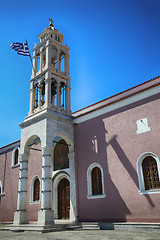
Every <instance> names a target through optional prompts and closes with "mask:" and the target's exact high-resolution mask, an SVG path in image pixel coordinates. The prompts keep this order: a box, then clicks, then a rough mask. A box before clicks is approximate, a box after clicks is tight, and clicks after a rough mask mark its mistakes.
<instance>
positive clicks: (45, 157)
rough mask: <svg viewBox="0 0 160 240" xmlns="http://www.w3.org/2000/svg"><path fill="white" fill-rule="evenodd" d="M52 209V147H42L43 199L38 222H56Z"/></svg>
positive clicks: (40, 223)
mask: <svg viewBox="0 0 160 240" xmlns="http://www.w3.org/2000/svg"><path fill="white" fill-rule="evenodd" d="M51 209H52V178H51V148H49V147H47V146H46V147H42V199H41V210H40V211H39V212H38V224H39V225H50V224H53V223H54V211H53V210H51Z"/></svg>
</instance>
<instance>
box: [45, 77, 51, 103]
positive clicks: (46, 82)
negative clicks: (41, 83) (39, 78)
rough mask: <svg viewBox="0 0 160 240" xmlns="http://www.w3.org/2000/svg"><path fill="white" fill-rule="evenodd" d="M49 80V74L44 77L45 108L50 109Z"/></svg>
mask: <svg viewBox="0 0 160 240" xmlns="http://www.w3.org/2000/svg"><path fill="white" fill-rule="evenodd" d="M51 102H52V101H51V78H50V74H49V73H46V75H45V107H51V105H52V103H51Z"/></svg>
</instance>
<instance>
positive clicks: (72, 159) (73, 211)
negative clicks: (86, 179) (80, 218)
mask: <svg viewBox="0 0 160 240" xmlns="http://www.w3.org/2000/svg"><path fill="white" fill-rule="evenodd" d="M68 157H69V168H70V202H71V204H70V220H71V221H72V222H75V221H76V220H77V201H76V178H75V156H74V152H70V153H69V154H68Z"/></svg>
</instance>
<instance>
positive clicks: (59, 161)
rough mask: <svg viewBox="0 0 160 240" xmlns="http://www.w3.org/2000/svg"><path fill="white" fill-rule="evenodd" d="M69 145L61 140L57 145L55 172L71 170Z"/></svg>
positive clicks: (55, 150)
mask: <svg viewBox="0 0 160 240" xmlns="http://www.w3.org/2000/svg"><path fill="white" fill-rule="evenodd" d="M68 153H69V149H68V145H67V143H66V142H65V141H64V140H63V139H61V140H60V141H58V142H57V143H56V146H55V149H54V171H55V170H59V169H65V168H69V158H68Z"/></svg>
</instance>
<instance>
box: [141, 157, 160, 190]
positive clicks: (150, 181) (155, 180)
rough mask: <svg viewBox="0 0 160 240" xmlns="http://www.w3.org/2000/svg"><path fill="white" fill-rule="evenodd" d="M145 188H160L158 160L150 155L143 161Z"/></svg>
mask: <svg viewBox="0 0 160 240" xmlns="http://www.w3.org/2000/svg"><path fill="white" fill-rule="evenodd" d="M142 169H143V177H144V185H145V190H150V189H157V188H160V182H159V174H158V169H157V162H156V160H155V159H154V158H153V157H151V156H148V157H146V158H145V159H144V160H143V162H142Z"/></svg>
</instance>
